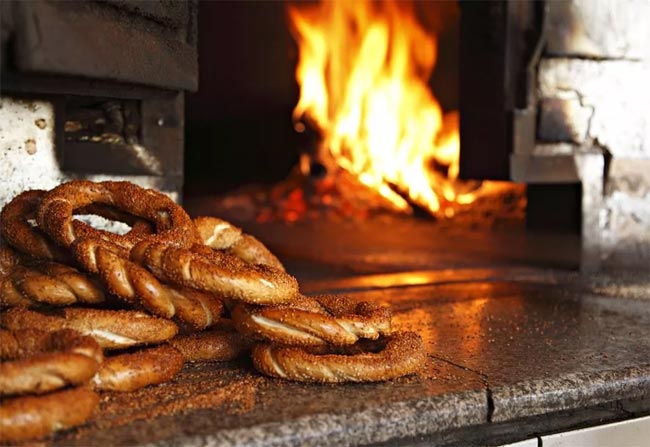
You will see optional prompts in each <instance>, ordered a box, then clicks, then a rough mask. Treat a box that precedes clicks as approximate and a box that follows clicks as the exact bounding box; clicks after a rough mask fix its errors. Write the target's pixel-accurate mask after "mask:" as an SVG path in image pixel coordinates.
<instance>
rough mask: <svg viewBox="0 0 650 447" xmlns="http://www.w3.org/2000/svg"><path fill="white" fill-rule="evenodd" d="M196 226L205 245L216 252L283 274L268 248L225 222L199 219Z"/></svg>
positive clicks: (210, 218)
mask: <svg viewBox="0 0 650 447" xmlns="http://www.w3.org/2000/svg"><path fill="white" fill-rule="evenodd" d="M194 224H195V225H196V228H197V230H198V231H199V234H200V236H201V240H202V241H203V244H205V245H207V246H208V247H210V248H213V249H215V250H225V251H226V253H229V254H232V255H235V256H237V257H238V258H240V259H242V260H243V261H245V262H247V263H249V264H263V265H268V266H270V267H273V268H275V269H277V270H280V271H282V272H284V271H285V269H284V266H283V265H282V263H281V262H280V260H279V259H278V258H277V257H276V256H275V255H274V254H273V253H271V251H270V250H269V249H268V248H266V246H265V245H264V244H263V243H262V242H260V241H258V240H257V239H255V238H254V237H253V236H251V235H249V234H244V233H242V230H241V229H240V228H238V227H236V226H234V225H232V224H231V223H229V222H226V221H225V220H221V219H218V218H216V217H197V218H196V219H194Z"/></svg>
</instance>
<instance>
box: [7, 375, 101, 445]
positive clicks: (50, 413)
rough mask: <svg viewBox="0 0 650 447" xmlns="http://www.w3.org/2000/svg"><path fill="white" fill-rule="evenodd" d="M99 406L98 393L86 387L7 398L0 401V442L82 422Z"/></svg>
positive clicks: (33, 435)
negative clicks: (41, 394)
mask: <svg viewBox="0 0 650 447" xmlns="http://www.w3.org/2000/svg"><path fill="white" fill-rule="evenodd" d="M98 406H99V396H98V395H97V393H95V392H93V391H91V390H89V389H87V388H73V389H71V390H66V391H59V392H56V393H51V394H47V395H45V396H38V397H34V396H28V397H18V398H14V399H8V400H6V401H3V402H2V405H0V442H17V441H27V440H34V439H38V438H41V437H43V436H46V435H48V434H49V433H52V432H54V431H59V430H65V429H68V428H71V427H75V426H77V425H81V424H83V423H84V422H86V421H87V420H88V419H89V418H90V417H91V416H92V415H93V413H94V412H95V410H97V407H98Z"/></svg>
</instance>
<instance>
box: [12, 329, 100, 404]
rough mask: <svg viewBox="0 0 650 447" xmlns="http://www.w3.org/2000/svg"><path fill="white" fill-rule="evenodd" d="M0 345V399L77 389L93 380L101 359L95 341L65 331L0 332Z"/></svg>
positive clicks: (28, 330) (74, 332)
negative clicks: (74, 387) (72, 387)
mask: <svg viewBox="0 0 650 447" xmlns="http://www.w3.org/2000/svg"><path fill="white" fill-rule="evenodd" d="M0 345H1V346H2V348H1V349H0V359H1V360H2V362H0V395H11V394H25V393H35V394H41V393H45V392H48V391H52V390H56V389H59V388H62V387H64V386H66V385H71V384H72V385H79V384H81V383H83V382H85V381H87V380H89V379H90V378H91V377H93V375H94V374H95V373H96V372H97V370H98V369H99V365H100V363H101V362H102V359H103V354H102V350H101V348H100V347H99V345H98V344H97V342H96V341H95V340H93V339H92V338H91V337H86V336H83V335H81V334H80V333H78V332H76V331H73V330H69V329H64V330H60V331H56V332H44V331H41V330H37V329H26V330H18V331H14V332H10V331H6V330H3V329H0Z"/></svg>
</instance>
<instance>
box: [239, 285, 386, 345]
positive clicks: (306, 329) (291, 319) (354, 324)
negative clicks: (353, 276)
mask: <svg viewBox="0 0 650 447" xmlns="http://www.w3.org/2000/svg"><path fill="white" fill-rule="evenodd" d="M391 318H392V315H391V311H390V309H389V308H388V307H385V306H378V305H377V304H374V303H369V302H360V303H359V302H356V301H354V300H351V299H348V298H345V297H341V296H334V295H321V296H316V297H314V298H310V297H304V296H303V297H299V298H296V299H294V301H293V302H291V303H289V304H287V305H279V306H265V307H262V306H251V305H247V304H243V303H240V304H238V305H237V306H236V307H235V308H234V309H233V312H232V320H233V323H234V324H235V327H236V328H237V330H239V331H240V332H241V333H242V334H244V335H247V336H250V337H253V338H257V339H260V338H261V339H265V340H268V341H271V342H274V343H280V344H283V345H288V346H320V345H326V344H331V345H335V346H345V345H351V344H354V343H356V342H357V341H358V340H359V339H360V338H366V339H371V340H376V339H377V338H379V337H380V336H382V335H389V334H390V333H391Z"/></svg>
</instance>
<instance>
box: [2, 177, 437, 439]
mask: <svg viewBox="0 0 650 447" xmlns="http://www.w3.org/2000/svg"><path fill="white" fill-rule="evenodd" d="M76 214H95V215H99V216H102V217H105V218H108V219H111V220H117V221H122V222H125V223H127V224H128V225H129V226H130V227H131V229H130V231H129V232H127V233H125V234H116V233H110V232H107V231H103V230H99V229H96V228H94V227H92V226H90V225H88V224H86V223H84V222H82V221H81V220H78V219H76V218H75V215H76ZM0 234H1V235H2V238H3V239H4V243H3V242H2V241H0V306H1V307H2V308H3V310H2V315H1V324H2V326H3V327H4V331H3V332H2V333H1V336H2V337H4V338H3V340H5V339H6V340H13V342H12V343H13V345H15V346H14V349H13V351H11V350H5V349H4V347H3V351H2V357H1V358H2V359H11V360H12V361H26V362H35V361H37V360H38V359H41V358H42V357H43V356H45V358H48V359H49V357H48V356H50V357H51V355H53V352H54V353H56V356H58V357H57V358H59V357H60V356H61V355H64V357H63V358H64V360H61V359H59V361H60V362H62V364H64V365H68V364H69V365H71V366H70V367H71V368H73V366H74V365H76V364H77V363H79V358H80V357H79V355H85V354H79V353H77V352H73V351H74V349H76V348H75V346H76V344H75V343H77V342H76V341H74V340H77V339H79V340H83V341H84V343H96V344H97V345H98V349H97V350H96V351H92V352H93V353H94V354H92V355H90V356H89V355H86V359H87V358H92V359H93V362H94V363H93V364H94V365H95V366H94V369H93V368H87V369H85V370H84V371H85V372H84V374H82V375H80V376H78V377H77V376H75V379H74V380H64V381H63V382H61V383H60V384H59V385H60V386H59V388H61V387H64V386H68V387H69V386H75V387H78V388H72V389H71V390H65V391H62V392H64V393H65V392H72V391H75V390H76V391H77V392H84V393H86V395H87V396H89V397H88V399H87V402H89V405H88V406H87V408H90V411H86V412H85V413H84V414H80V415H79V416H78V417H77V418H76V419H74V420H70V418H68V419H66V420H64V418H63V417H62V416H57V413H56V412H54V413H53V412H52V411H51V409H48V407H47V402H46V401H45V400H43V399H44V397H25V394H26V393H34V392H41V391H39V390H35V389H34V387H31V388H30V387H28V388H25V389H24V390H22V391H19V392H12V393H6V392H4V391H3V388H2V386H1V384H2V383H4V382H3V381H4V380H5V378H6V377H5V376H6V374H7V371H5V369H0V392H1V393H2V394H3V395H8V394H14V395H17V396H18V397H13V398H12V399H10V400H8V401H6V402H4V403H3V404H2V406H0V426H5V425H6V424H13V425H15V420H18V419H20V418H18V419H17V418H16V413H15V412H16V411H23V412H24V411H31V413H29V414H31V415H34V414H36V415H37V416H38V417H40V418H41V420H42V419H43V417H44V416H43V417H41V416H39V415H44V414H49V413H51V414H53V415H54V420H53V421H50V425H48V427H49V429H43V428H40V429H36V428H34V427H31V426H25V427H23V431H22V432H21V433H19V434H17V435H13V437H12V435H7V436H9V437H8V438H6V437H5V438H3V439H5V440H18V439H27V438H30V437H31V438H33V437H38V436H41V435H43V434H45V433H47V432H48V431H50V430H55V429H58V428H65V427H68V426H73V425H75V424H80V423H83V422H84V421H85V420H86V418H87V417H89V415H90V414H91V413H92V410H93V409H94V406H96V405H97V399H96V398H93V397H92V396H94V392H93V391H91V389H94V390H98V391H132V390H135V389H138V388H141V387H143V386H147V385H150V384H156V383H161V382H164V381H167V380H170V379H171V378H173V377H174V376H175V375H176V373H178V371H180V369H181V368H182V365H183V363H184V362H185V361H206V360H229V359H232V358H235V357H236V356H238V355H239V354H241V353H242V352H244V351H247V350H249V349H250V347H251V345H252V346H253V348H252V356H253V363H254V365H255V367H256V368H257V369H258V370H259V371H261V372H262V373H264V374H267V375H270V376H274V377H281V378H285V379H290V380H299V381H307V382H346V381H377V380H387V379H392V378H395V377H399V376H402V375H406V374H410V373H412V372H414V371H416V370H417V369H418V368H419V367H420V366H421V365H422V364H423V362H424V349H423V344H422V340H421V339H420V337H419V336H418V335H416V334H414V333H409V332H404V333H393V331H392V329H391V312H390V309H389V308H387V307H385V306H379V305H377V304H374V303H368V302H362V303H358V302H355V301H353V300H351V299H348V298H345V297H340V296H317V297H306V296H303V295H301V294H300V293H299V290H298V283H297V281H296V280H295V278H293V277H292V276H290V275H289V274H287V273H286V272H285V270H284V268H283V266H282V264H281V263H280V262H279V261H278V259H277V258H276V257H275V256H274V255H273V254H272V253H271V252H270V251H269V250H268V249H267V248H266V247H265V246H264V245H263V244H261V243H260V242H259V241H258V240H256V239H255V238H253V237H252V236H250V235H246V234H243V233H242V232H241V230H240V229H238V228H237V227H234V226H233V225H231V224H229V223H227V222H225V221H223V220H220V219H216V218H212V217H202V218H197V219H194V220H192V219H190V217H189V216H188V215H187V213H186V212H185V211H184V210H183V209H182V208H181V207H180V206H178V205H177V204H175V203H174V202H173V201H172V200H171V199H169V198H168V197H167V196H165V195H164V194H161V193H159V192H157V191H153V190H148V189H143V188H141V187H138V186H136V185H134V184H132V183H128V182H101V183H94V182H90V181H72V182H68V183H65V184H62V185H60V186H58V187H56V188H54V189H52V190H51V191H36V190H34V191H26V192H24V193H22V194H20V195H18V196H17V197H16V198H15V199H14V200H13V201H12V202H10V203H9V204H7V206H5V208H4V209H3V210H2V213H0ZM1 244H5V245H1ZM229 317H230V318H229ZM25 331H27V332H25ZM62 331H63V332H62ZM66 331H67V332H66ZM39 334H40V335H39ZM61 334H64V335H65V334H67V335H65V336H64V335H61ZM39 337H40V338H39ZM48 337H50V338H48ZM75 337H76V338H75ZM32 339H37V340H40V341H39V342H38V343H36V342H23V340H32ZM52 340H56V342H54V341H52ZM60 340H73V341H71V342H70V345H68V343H67V342H66V341H60ZM21 346H22V347H21ZM102 348H103V349H104V350H106V354H105V357H104V356H103V355H102ZM5 351H6V352H5ZM10 351H11V352H10ZM88 352H90V351H88ZM73 354H74V355H75V356H76V357H70V356H71V355H73ZM48 361H49V360H48ZM84 361H85V360H84ZM38 362H41V363H38ZM85 362H86V363H89V362H88V361H85ZM82 363H83V362H82ZM37 364H38V365H40V367H39V368H35V369H34V368H32V369H31V371H32V373H33V374H35V376H36V377H38V374H45V373H46V370H47V369H48V367H47V366H44V365H48V363H47V362H44V361H43V360H42V359H41V360H38V361H37ZM73 369H74V368H73ZM12 371H14V373H15V374H17V376H16V377H17V378H18V379H17V380H19V381H20V380H22V379H21V377H23V376H25V374H26V373H25V374H22V373H20V371H21V369H20V368H19V369H15V368H14V370H12ZM16 371H17V372H16ZM23 378H24V377H23ZM30 380H32V379H30ZM32 381H33V380H32ZM80 385H81V387H80V388H79V386H80ZM48 391H50V390H48ZM45 397H47V396H45ZM26 399H27V400H26ZM29 399H32V401H30V400H29ZM34 399H41V401H40V403H36V402H34V401H33V400H34ZM55 400H56V399H55ZM59 400H60V399H59ZM28 404H30V405H28ZM9 408H11V409H12V410H11V414H12V415H13V416H12V417H13V419H12V418H8V417H7V416H6V415H7V414H8V413H7V411H10V410H9ZM25 408H28V410H25ZM17 409H21V410H17ZM48 412H49V413H48ZM38 417H37V418H36V419H38ZM57 418H58V419H57ZM27 419H29V418H27ZM27 419H25V418H23V420H27ZM31 419H32V420H33V419H34V418H33V417H32V418H31ZM1 437H2V435H0V438H1Z"/></svg>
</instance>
